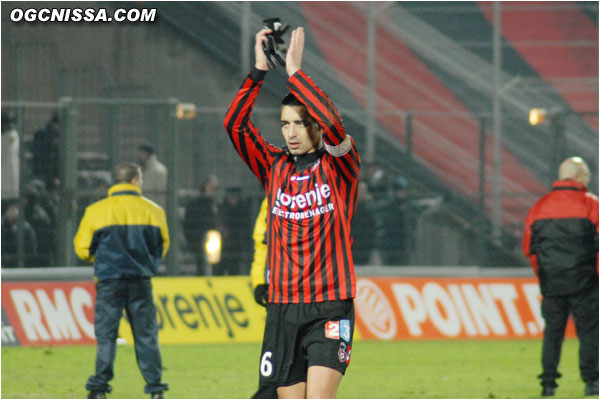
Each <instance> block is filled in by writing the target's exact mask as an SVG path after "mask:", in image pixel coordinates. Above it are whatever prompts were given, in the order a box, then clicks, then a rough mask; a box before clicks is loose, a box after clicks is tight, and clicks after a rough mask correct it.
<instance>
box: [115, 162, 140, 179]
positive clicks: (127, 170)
mask: <svg viewBox="0 0 600 400" xmlns="http://www.w3.org/2000/svg"><path fill="white" fill-rule="evenodd" d="M141 175H142V170H141V169H140V167H139V166H138V165H137V164H134V163H122V164H119V165H117V168H115V182H117V183H130V182H131V180H132V179H133V178H137V179H140V176H141Z"/></svg>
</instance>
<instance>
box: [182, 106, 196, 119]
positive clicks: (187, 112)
mask: <svg viewBox="0 0 600 400" xmlns="http://www.w3.org/2000/svg"><path fill="white" fill-rule="evenodd" d="M194 117H196V105H195V104H194V103H179V104H177V119H194Z"/></svg>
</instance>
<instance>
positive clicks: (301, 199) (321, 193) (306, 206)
mask: <svg viewBox="0 0 600 400" xmlns="http://www.w3.org/2000/svg"><path fill="white" fill-rule="evenodd" d="M329 198H331V187H330V186H329V185H328V184H326V183H325V184H323V185H318V184H315V186H314V188H312V189H311V190H309V191H305V192H301V193H296V194H289V193H285V192H284V191H282V190H281V189H278V190H277V196H276V198H275V206H274V207H273V209H272V210H271V212H272V213H273V214H275V215H278V216H281V217H284V218H288V219H305V218H312V217H314V216H317V215H321V214H324V213H328V212H331V211H333V209H334V206H333V203H330V202H329Z"/></svg>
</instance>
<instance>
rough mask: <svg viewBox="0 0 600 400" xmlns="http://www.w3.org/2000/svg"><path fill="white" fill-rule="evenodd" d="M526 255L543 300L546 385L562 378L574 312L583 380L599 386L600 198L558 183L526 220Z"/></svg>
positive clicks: (568, 182)
mask: <svg viewBox="0 0 600 400" xmlns="http://www.w3.org/2000/svg"><path fill="white" fill-rule="evenodd" d="M523 252H524V253H525V255H526V256H527V257H529V260H530V262H531V266H532V267H533V269H534V271H535V272H536V274H537V276H538V278H539V281H540V290H541V292H542V295H543V300H542V317H543V318H544V321H545V325H546V326H545V328H544V342H543V347H542V367H543V373H542V374H541V375H540V378H541V379H542V385H544V386H556V383H555V380H556V378H559V377H560V374H559V373H558V371H557V367H558V362H559V360H560V353H561V347H562V342H563V339H564V335H565V326H566V324H567V319H568V317H569V314H570V313H572V314H573V319H574V321H575V327H576V330H577V336H578V337H579V341H580V350H579V367H580V371H581V377H582V379H583V380H584V381H585V382H593V381H598V198H597V197H596V196H594V195H592V194H590V193H588V192H587V189H586V188H585V186H583V185H581V184H580V183H578V182H576V181H574V180H560V181H556V182H554V184H553V186H552V191H551V192H550V193H548V194H546V195H545V196H544V197H542V198H541V199H540V200H539V201H538V202H537V203H536V204H535V205H534V206H533V207H532V208H531V210H530V211H529V214H528V215H527V220H526V223H525V234H524V237H523Z"/></svg>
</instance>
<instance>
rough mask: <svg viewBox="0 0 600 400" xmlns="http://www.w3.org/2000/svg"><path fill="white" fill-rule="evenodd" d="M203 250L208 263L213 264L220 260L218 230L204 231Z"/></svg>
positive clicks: (219, 236)
mask: <svg viewBox="0 0 600 400" xmlns="http://www.w3.org/2000/svg"><path fill="white" fill-rule="evenodd" d="M204 251H205V252H206V261H207V262H208V263H209V264H211V265H215V264H217V263H218V262H219V261H221V233H220V232H219V231H216V230H213V229H211V230H209V231H208V232H206V241H205V245H204Z"/></svg>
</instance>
